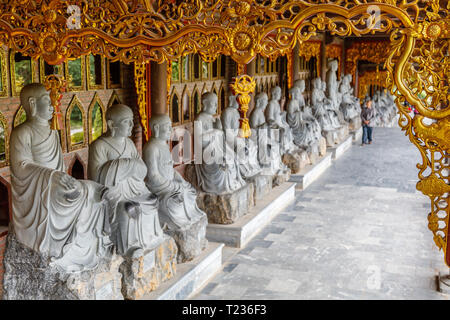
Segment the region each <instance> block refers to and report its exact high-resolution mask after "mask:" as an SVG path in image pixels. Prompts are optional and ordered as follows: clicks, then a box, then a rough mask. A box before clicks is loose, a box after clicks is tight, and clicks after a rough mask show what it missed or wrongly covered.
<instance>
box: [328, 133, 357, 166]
mask: <svg viewBox="0 0 450 320" xmlns="http://www.w3.org/2000/svg"><path fill="white" fill-rule="evenodd" d="M352 140H353V137H347V139H345V140H344V141H343V142H341V143H340V144H339V145H337V146H335V147H332V148H329V149H330V153H331V154H332V159H333V160H336V159H338V158H339V157H340V156H342V155H343V154H344V153H345V151H347V150H348V149H350V147H351V146H352Z"/></svg>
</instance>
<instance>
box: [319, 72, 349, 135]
mask: <svg viewBox="0 0 450 320" xmlns="http://www.w3.org/2000/svg"><path fill="white" fill-rule="evenodd" d="M321 84H322V86H321V90H320V91H319V93H320V96H321V99H322V103H323V104H324V105H325V109H326V110H327V111H328V114H329V116H330V119H331V122H332V123H333V126H334V128H335V129H339V128H341V127H342V125H343V124H344V123H345V121H344V116H343V115H342V113H341V111H340V110H339V107H338V105H337V104H335V103H334V102H333V101H332V100H331V99H329V98H327V96H326V95H325V92H326V89H327V83H326V82H325V81H322V80H321Z"/></svg>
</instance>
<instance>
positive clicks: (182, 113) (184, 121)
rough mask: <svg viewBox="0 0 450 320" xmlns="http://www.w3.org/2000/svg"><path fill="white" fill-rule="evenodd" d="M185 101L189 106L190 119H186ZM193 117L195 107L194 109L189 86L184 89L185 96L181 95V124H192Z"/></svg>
mask: <svg viewBox="0 0 450 320" xmlns="http://www.w3.org/2000/svg"><path fill="white" fill-rule="evenodd" d="M185 101H187V105H188V112H189V117H188V119H184V103H185ZM193 115H194V111H193V107H192V103H191V96H190V94H189V90H188V86H187V85H185V86H184V89H183V94H182V95H181V122H182V123H183V124H184V123H189V122H191V121H192V118H193Z"/></svg>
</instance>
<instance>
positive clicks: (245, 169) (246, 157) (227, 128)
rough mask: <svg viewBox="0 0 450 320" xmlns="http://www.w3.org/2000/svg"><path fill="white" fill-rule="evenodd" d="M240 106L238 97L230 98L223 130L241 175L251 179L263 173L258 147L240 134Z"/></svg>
mask: <svg viewBox="0 0 450 320" xmlns="http://www.w3.org/2000/svg"><path fill="white" fill-rule="evenodd" d="M238 108H239V104H238V102H237V100H236V96H233V95H230V96H229V104H228V108H226V109H225V110H224V111H223V112H222V115H221V120H222V128H223V130H224V132H225V136H226V139H227V143H228V144H229V146H230V147H231V148H232V149H233V150H234V151H235V152H236V157H237V160H238V163H239V169H240V171H241V175H242V177H244V178H246V179H247V178H251V177H253V176H255V175H257V174H259V173H261V170H262V169H261V167H260V165H259V161H258V146H257V144H256V143H255V142H254V140H251V139H245V138H241V137H239V136H238V134H239V119H240V115H239V111H238Z"/></svg>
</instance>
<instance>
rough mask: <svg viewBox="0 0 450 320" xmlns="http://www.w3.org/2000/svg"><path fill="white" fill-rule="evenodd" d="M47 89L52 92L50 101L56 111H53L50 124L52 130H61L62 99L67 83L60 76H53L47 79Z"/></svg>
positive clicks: (45, 81) (45, 82)
mask: <svg viewBox="0 0 450 320" xmlns="http://www.w3.org/2000/svg"><path fill="white" fill-rule="evenodd" d="M44 85H45V89H46V90H49V91H50V100H51V101H52V106H53V108H54V109H55V110H54V111H53V118H52V122H51V124H50V127H51V129H52V130H61V128H62V114H61V109H60V106H61V99H62V92H64V91H66V85H67V82H66V80H64V78H63V77H62V76H60V75H56V74H51V75H48V76H46V77H45V80H44Z"/></svg>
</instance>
